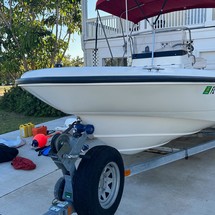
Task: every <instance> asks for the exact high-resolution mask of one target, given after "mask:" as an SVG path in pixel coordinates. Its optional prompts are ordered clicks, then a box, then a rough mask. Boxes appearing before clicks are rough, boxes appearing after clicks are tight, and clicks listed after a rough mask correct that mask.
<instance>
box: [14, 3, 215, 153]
mask: <svg viewBox="0 0 215 215" xmlns="http://www.w3.org/2000/svg"><path fill="white" fill-rule="evenodd" d="M118 2H119V3H120V5H118V7H114V4H116V2H114V1H106V0H99V1H98V2H97V9H102V10H104V11H107V12H110V13H112V14H114V15H116V16H120V17H124V18H125V17H126V13H125V4H124V2H125V1H124V0H123V1H118ZM137 2H139V3H138V4H137ZM150 4H152V5H150ZM153 5H154V7H153ZM149 6H150V7H149ZM214 6H215V1H213V0H208V1H189V2H186V1H173V0H171V1H170V0H169V1H164V2H163V1H151V2H150V3H147V1H145V0H139V1H128V15H127V17H128V19H129V20H130V21H133V22H134V23H137V22H138V21H140V20H141V19H145V18H148V17H151V16H153V15H155V12H156V13H157V14H159V13H161V12H162V13H165V12H170V11H174V10H180V9H184V8H186V9H189V8H199V7H214ZM146 8H147V13H143V11H144V10H145V9H146ZM160 11H161V12H160ZM182 42H183V43H181V44H180V45H179V46H178V47H176V46H172V47H171V49H166V47H164V49H163V50H158V51H157V52H156V51H155V52H153V53H154V54H152V53H151V52H150V53H140V54H139V55H135V56H133V58H134V65H136V66H131V67H83V68H81V67H80V68H77V67H73V68H72V67H71V68H64V67H62V68H50V69H41V70H36V71H29V72H26V73H25V74H23V75H22V77H21V78H20V79H19V80H17V83H18V85H19V86H20V87H22V88H24V89H25V90H27V91H29V92H30V93H31V94H33V95H35V96H36V97H38V98H39V99H41V100H43V101H44V102H46V103H48V104H49V105H51V106H53V107H55V108H56V109H59V110H61V111H63V112H65V113H67V114H74V115H76V116H80V117H81V119H82V120H83V122H84V123H89V124H93V125H94V127H95V132H94V136H95V138H98V139H100V140H101V141H102V142H103V143H104V144H107V145H109V146H112V147H114V148H116V149H117V150H119V151H120V152H121V153H123V154H134V153H138V152H141V151H143V150H145V149H148V148H153V147H157V146H161V145H163V144H165V143H167V142H169V141H171V140H173V139H175V138H177V137H180V136H184V135H189V134H193V133H196V132H198V131H200V130H202V129H204V128H207V127H210V126H213V125H215V94H214V90H215V71H209V70H204V69H203V68H204V67H205V63H200V66H196V65H197V64H198V62H197V63H196V64H194V62H193V61H195V58H193V56H192V55H191V53H192V50H190V49H192V46H191V42H189V41H188V42H187V40H186V41H182ZM149 55H150V57H151V56H153V63H152V65H148V64H149V62H148V61H149V60H148V57H149ZM200 60H201V59H200ZM140 62H141V63H140ZM141 64H142V65H141ZM193 67H197V68H199V69H194V68H193Z"/></svg>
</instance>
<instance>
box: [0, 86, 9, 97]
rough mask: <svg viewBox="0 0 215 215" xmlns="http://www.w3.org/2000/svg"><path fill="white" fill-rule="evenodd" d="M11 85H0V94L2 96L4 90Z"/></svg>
mask: <svg viewBox="0 0 215 215" xmlns="http://www.w3.org/2000/svg"><path fill="white" fill-rule="evenodd" d="M10 88H11V86H0V96H3V94H4V92H5V90H9V89H10Z"/></svg>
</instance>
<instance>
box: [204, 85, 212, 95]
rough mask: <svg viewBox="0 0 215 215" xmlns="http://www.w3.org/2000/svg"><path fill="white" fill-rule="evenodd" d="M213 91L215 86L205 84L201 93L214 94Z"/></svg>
mask: <svg viewBox="0 0 215 215" xmlns="http://www.w3.org/2000/svg"><path fill="white" fill-rule="evenodd" d="M214 93H215V86H207V87H206V88H205V90H204V91H203V94H205V95H208V94H214Z"/></svg>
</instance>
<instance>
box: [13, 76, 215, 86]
mask: <svg viewBox="0 0 215 215" xmlns="http://www.w3.org/2000/svg"><path fill="white" fill-rule="evenodd" d="M132 82H133V83H142V82H156V83H158V82H161V83H162V82H165V83H166V82H174V83H177V82H195V83H196V82H203V83H205V82H211V83H213V82H215V77H208V76H207V77H206V76H179V75H126V76H117V75H113V76H56V77H53V76H49V77H48V76H47V77H45V76H44V77H29V78H20V79H17V80H16V84H18V85H25V84H52V83H53V84H56V83H58V84H59V83H65V84H66V83H71V84H79V83H85V84H87V83H89V84H90V83H132Z"/></svg>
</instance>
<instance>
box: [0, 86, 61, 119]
mask: <svg viewBox="0 0 215 215" xmlns="http://www.w3.org/2000/svg"><path fill="white" fill-rule="evenodd" d="M0 107H1V108H2V109H3V110H6V111H11V112H15V113H22V114H24V115H26V116H36V117H44V116H47V117H57V116H59V117H60V116H65V113H63V112H61V111H59V110H56V109H55V108H53V107H51V106H49V105H47V104H46V103H44V102H42V101H41V100H39V99H37V98H36V97H35V96H33V95H31V94H30V93H28V92H27V91H25V90H22V89H21V88H20V87H18V86H16V87H12V88H10V89H9V90H8V91H6V92H5V93H4V95H3V97H2V99H1V101H0Z"/></svg>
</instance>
